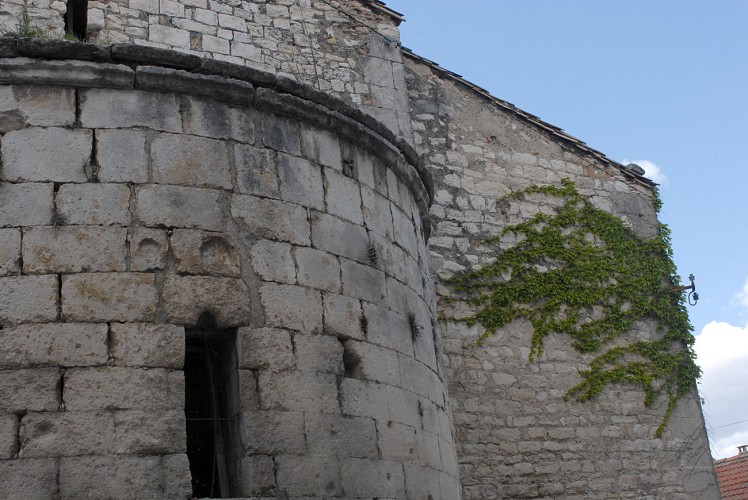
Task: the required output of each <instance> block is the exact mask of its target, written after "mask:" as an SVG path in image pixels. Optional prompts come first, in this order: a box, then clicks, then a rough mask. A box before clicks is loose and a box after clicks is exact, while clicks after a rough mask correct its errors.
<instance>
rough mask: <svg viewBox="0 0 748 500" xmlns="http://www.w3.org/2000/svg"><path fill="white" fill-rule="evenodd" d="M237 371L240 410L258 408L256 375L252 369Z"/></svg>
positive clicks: (254, 409) (258, 398)
mask: <svg viewBox="0 0 748 500" xmlns="http://www.w3.org/2000/svg"><path fill="white" fill-rule="evenodd" d="M238 373H239V403H240V407H241V410H242V411H245V412H246V411H257V410H259V409H260V397H259V395H258V394H257V376H256V372H255V371H252V370H238Z"/></svg>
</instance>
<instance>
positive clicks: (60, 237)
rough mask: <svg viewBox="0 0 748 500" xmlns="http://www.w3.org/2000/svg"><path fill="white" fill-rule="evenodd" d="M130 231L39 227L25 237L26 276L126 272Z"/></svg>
mask: <svg viewBox="0 0 748 500" xmlns="http://www.w3.org/2000/svg"><path fill="white" fill-rule="evenodd" d="M126 237H127V230H126V229H125V228H123V227H122V228H120V227H96V226H61V227H53V226H39V227H31V228H28V229H26V230H25V231H24V234H23V270H24V272H25V273H79V272H92V271H93V272H95V271H124V270H125V269H126V267H127V264H126V254H127V249H126V246H125V240H126Z"/></svg>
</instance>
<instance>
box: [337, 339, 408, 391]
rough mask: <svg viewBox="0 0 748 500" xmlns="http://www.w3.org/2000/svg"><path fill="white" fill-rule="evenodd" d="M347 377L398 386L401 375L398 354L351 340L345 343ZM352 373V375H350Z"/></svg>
mask: <svg viewBox="0 0 748 500" xmlns="http://www.w3.org/2000/svg"><path fill="white" fill-rule="evenodd" d="M344 356H345V359H346V365H348V366H350V367H351V369H350V370H348V369H346V372H347V373H346V375H348V376H350V377H353V378H357V379H361V380H373V381H375V382H381V383H384V384H390V385H398V384H399V382H400V373H399V368H398V361H397V353H396V352H395V351H392V350H390V349H384V348H382V347H378V346H375V345H371V344H368V343H365V342H358V341H356V340H349V341H347V342H346V343H345V354H344ZM349 371H350V373H348V372H349Z"/></svg>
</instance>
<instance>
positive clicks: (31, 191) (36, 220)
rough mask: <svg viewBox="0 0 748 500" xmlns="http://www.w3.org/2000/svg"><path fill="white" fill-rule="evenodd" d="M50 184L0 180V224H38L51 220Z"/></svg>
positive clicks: (51, 186)
mask: <svg viewBox="0 0 748 500" xmlns="http://www.w3.org/2000/svg"><path fill="white" fill-rule="evenodd" d="M53 188H54V186H53V185H52V184H38V183H24V184H8V183H6V182H0V226H40V225H44V224H49V223H50V221H51V220H52V207H53V205H54V202H53V197H54V193H53Z"/></svg>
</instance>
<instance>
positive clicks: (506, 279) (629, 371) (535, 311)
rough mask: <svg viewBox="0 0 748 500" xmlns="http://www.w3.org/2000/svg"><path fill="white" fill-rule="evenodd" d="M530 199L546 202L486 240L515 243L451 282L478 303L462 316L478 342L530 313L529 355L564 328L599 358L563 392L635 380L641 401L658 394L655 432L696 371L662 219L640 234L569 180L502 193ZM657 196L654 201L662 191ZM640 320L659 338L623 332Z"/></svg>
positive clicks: (580, 394)
mask: <svg viewBox="0 0 748 500" xmlns="http://www.w3.org/2000/svg"><path fill="white" fill-rule="evenodd" d="M533 197H542V198H543V199H545V200H546V201H547V202H548V203H547V206H549V207H552V208H551V209H550V210H547V211H541V212H538V213H537V214H536V215H534V216H533V217H531V218H529V219H528V220H526V221H524V222H521V223H518V224H513V225H510V226H508V227H506V228H504V230H503V231H501V233H500V234H498V235H496V236H495V237H492V238H489V239H487V240H485V241H484V243H485V244H486V245H489V246H493V247H495V248H499V245H500V242H501V241H502V240H505V239H506V237H507V236H514V237H516V240H515V241H517V242H516V243H514V244H513V245H512V246H510V247H509V248H507V249H505V250H499V251H498V252H497V255H496V259H495V260H494V261H493V262H491V263H490V264H487V265H485V266H483V267H481V268H480V269H477V270H473V271H469V272H466V273H464V274H461V275H458V276H456V277H454V278H452V279H450V280H448V282H449V283H450V284H451V285H452V286H453V288H454V290H455V291H456V292H457V294H458V295H459V296H461V298H462V299H464V300H466V302H467V303H468V304H469V305H471V306H473V310H474V311H475V312H474V314H472V315H470V316H468V317H466V318H464V319H461V320H460V321H464V322H466V323H467V324H469V325H474V324H481V325H482V326H483V327H484V328H485V333H483V335H482V337H481V338H480V339H479V343H481V342H482V341H483V340H485V338H486V337H488V336H489V335H492V334H494V333H496V332H497V331H498V329H499V328H501V327H502V326H505V325H507V324H508V323H510V322H512V321H514V320H516V319H519V318H526V319H527V320H529V321H530V322H531V324H532V326H533V335H532V341H531V346H530V360H531V361H532V360H533V359H536V358H537V357H538V356H539V355H541V354H542V352H543V343H544V340H545V338H546V337H547V336H548V335H551V334H554V333H555V334H567V335H569V336H570V337H571V338H572V339H573V345H574V347H575V348H576V349H577V350H578V351H579V352H580V353H593V354H596V356H595V357H594V358H593V359H592V360H591V362H590V363H589V368H588V369H586V370H583V371H581V372H580V373H581V376H582V381H581V382H580V383H579V384H577V385H576V386H574V387H572V388H570V389H569V391H568V392H567V394H566V397H567V398H576V399H578V400H580V401H587V400H590V399H592V398H594V397H596V396H597V395H599V394H600V393H601V392H602V391H603V389H604V388H605V387H606V386H608V385H610V384H613V383H626V384H633V385H637V386H639V387H641V389H642V390H643V392H644V404H645V405H647V406H649V405H651V404H653V403H654V401H655V400H656V399H657V398H658V397H659V396H661V395H664V396H666V397H667V401H668V405H667V410H666V413H665V415H664V417H663V420H662V423H661V424H660V426H659V428H658V429H657V435H658V436H659V435H661V433H662V431H663V430H664V428H665V426H666V425H667V422H668V419H669V417H670V414H671V412H672V410H673V409H674V408H675V405H676V403H677V401H678V400H679V399H680V398H681V397H682V396H683V395H685V394H686V393H687V392H688V391H690V390H691V389H692V388H694V387H695V381H696V379H697V378H698V377H699V376H700V370H699V368H698V366H697V365H696V364H695V362H694V358H695V355H694V352H693V349H692V345H693V335H692V334H691V331H692V330H693V327H692V326H691V324H690V322H689V319H688V314H687V312H686V309H685V304H684V299H683V294H682V293H681V292H679V291H678V290H677V289H676V288H675V286H676V285H677V284H678V282H679V278H678V276H677V274H676V268H675V264H674V263H673V260H672V258H671V257H672V250H671V248H670V235H669V231H668V229H667V227H666V226H664V225H661V226H660V232H659V235H658V236H657V237H655V238H652V239H648V240H644V239H640V238H638V237H637V236H636V235H635V234H634V232H633V231H632V230H631V228H629V227H628V226H626V224H625V223H624V222H623V221H622V220H621V219H619V218H617V217H615V216H613V215H611V214H609V213H607V212H605V211H603V210H600V209H598V208H596V207H595V206H594V205H593V204H592V202H591V201H590V200H589V199H588V198H587V197H585V196H583V195H581V194H580V193H579V192H578V191H577V189H576V186H575V185H574V183H572V182H571V181H570V180H568V179H566V180H563V181H562V183H561V186H531V187H529V188H527V189H524V190H522V191H519V192H516V193H513V194H511V195H510V196H509V197H508V201H512V199H513V200H527V199H530V198H533ZM655 203H656V206H657V208H658V209H659V204H660V202H659V198H658V197H656V200H655ZM645 319H652V320H655V321H656V323H657V325H658V331H659V332H660V333H661V336H660V338H658V339H656V340H636V339H629V337H631V336H630V335H626V334H627V333H628V332H630V331H631V330H632V328H633V327H634V326H635V323H636V322H637V321H638V320H645ZM625 339H628V340H625ZM614 340H617V341H614Z"/></svg>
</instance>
